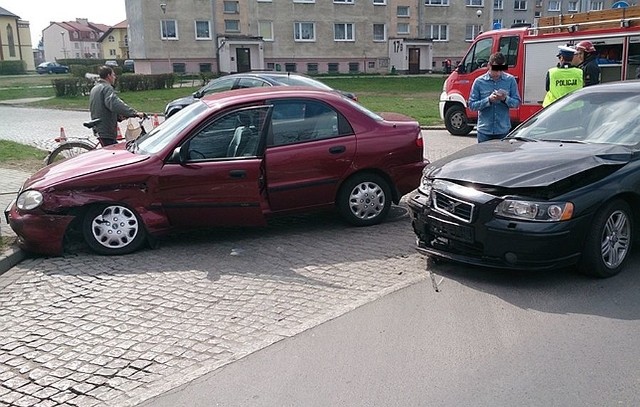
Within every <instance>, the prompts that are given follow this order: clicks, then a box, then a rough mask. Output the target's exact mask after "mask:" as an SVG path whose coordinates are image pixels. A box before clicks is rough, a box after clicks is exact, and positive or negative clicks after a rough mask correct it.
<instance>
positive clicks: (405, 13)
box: [396, 6, 409, 17]
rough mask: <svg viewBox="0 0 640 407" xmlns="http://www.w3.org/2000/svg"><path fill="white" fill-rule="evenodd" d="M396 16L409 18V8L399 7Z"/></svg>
mask: <svg viewBox="0 0 640 407" xmlns="http://www.w3.org/2000/svg"><path fill="white" fill-rule="evenodd" d="M396 15H397V16H398V17H409V6H398V8H397V9H396Z"/></svg>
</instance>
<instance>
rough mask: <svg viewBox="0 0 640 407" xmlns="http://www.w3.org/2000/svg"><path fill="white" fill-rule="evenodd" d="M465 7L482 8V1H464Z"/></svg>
mask: <svg viewBox="0 0 640 407" xmlns="http://www.w3.org/2000/svg"><path fill="white" fill-rule="evenodd" d="M465 1H466V5H467V7H482V6H484V0H465Z"/></svg>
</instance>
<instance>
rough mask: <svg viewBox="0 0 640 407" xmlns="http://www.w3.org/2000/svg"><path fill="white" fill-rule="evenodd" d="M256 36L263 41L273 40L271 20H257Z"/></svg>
mask: <svg viewBox="0 0 640 407" xmlns="http://www.w3.org/2000/svg"><path fill="white" fill-rule="evenodd" d="M258 36H260V37H262V39H263V40H265V41H273V21H258Z"/></svg>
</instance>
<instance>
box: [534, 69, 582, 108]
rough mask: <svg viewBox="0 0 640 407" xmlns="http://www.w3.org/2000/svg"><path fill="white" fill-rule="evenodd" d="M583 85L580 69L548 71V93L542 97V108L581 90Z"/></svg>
mask: <svg viewBox="0 0 640 407" xmlns="http://www.w3.org/2000/svg"><path fill="white" fill-rule="evenodd" d="M583 85H584V82H583V79H582V69H580V68H576V67H570V68H557V67H556V68H551V69H549V91H548V92H547V94H546V95H545V97H544V101H543V102H542V107H547V106H549V105H550V104H551V103H553V102H555V101H556V100H558V99H560V98H561V97H563V96H564V95H566V94H567V93H571V92H573V91H574V90H577V89H580V88H582V86H583Z"/></svg>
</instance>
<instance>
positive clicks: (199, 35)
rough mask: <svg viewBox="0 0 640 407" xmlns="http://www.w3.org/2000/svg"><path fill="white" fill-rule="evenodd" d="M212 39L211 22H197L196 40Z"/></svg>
mask: <svg viewBox="0 0 640 407" xmlns="http://www.w3.org/2000/svg"><path fill="white" fill-rule="evenodd" d="M210 39H211V23H210V22H209V21H196V40H210Z"/></svg>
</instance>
